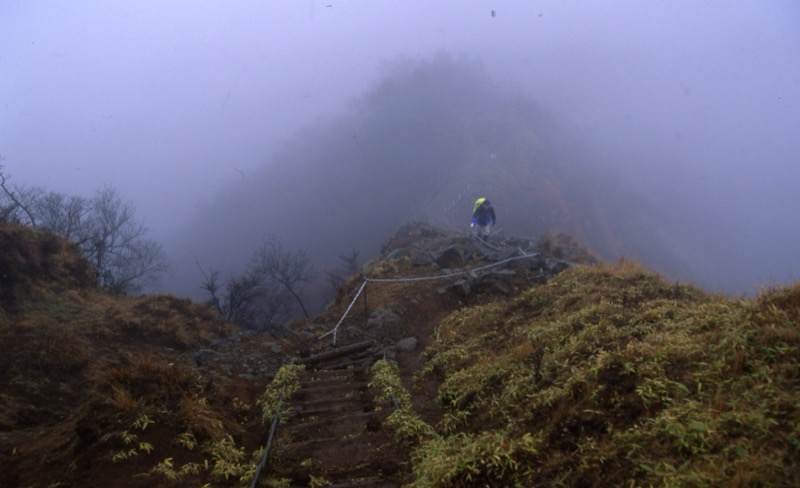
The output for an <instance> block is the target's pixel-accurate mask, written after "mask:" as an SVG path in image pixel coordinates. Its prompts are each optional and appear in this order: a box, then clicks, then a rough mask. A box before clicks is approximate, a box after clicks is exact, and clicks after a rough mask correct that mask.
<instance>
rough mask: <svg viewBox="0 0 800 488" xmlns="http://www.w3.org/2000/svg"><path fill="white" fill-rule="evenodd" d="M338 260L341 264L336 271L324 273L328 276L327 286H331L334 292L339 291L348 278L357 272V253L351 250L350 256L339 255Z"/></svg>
mask: <svg viewBox="0 0 800 488" xmlns="http://www.w3.org/2000/svg"><path fill="white" fill-rule="evenodd" d="M339 259H340V260H341V261H342V263H341V264H340V266H339V267H338V268H337V269H335V270H333V271H325V274H326V275H328V284H330V285H331V288H333V291H334V292H336V291H337V290H339V288H340V287H341V286H342V283H344V280H345V279H346V278H347V277H348V276H351V275H352V274H353V273H355V272H356V271H358V251H357V250H353V252H351V253H350V254H345V253H339Z"/></svg>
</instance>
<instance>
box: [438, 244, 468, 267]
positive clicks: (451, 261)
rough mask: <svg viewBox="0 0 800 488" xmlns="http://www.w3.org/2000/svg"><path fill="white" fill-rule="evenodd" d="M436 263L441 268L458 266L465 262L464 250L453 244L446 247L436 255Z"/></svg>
mask: <svg viewBox="0 0 800 488" xmlns="http://www.w3.org/2000/svg"><path fill="white" fill-rule="evenodd" d="M436 264H437V265H439V267H440V268H458V267H460V266H463V264H464V252H463V251H462V250H461V247H459V246H457V245H452V246H448V247H446V248H445V249H444V250H443V251H442V252H440V253H439V255H438V256H437V257H436Z"/></svg>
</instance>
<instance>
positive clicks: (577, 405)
mask: <svg viewBox="0 0 800 488" xmlns="http://www.w3.org/2000/svg"><path fill="white" fill-rule="evenodd" d="M0 242H2V243H3V245H4V250H5V249H8V250H9V252H4V253H3V254H2V256H0V269H2V271H3V276H4V279H5V281H3V287H2V293H3V301H2V308H0V347H2V348H3V350H4V351H7V352H8V353H7V354H4V355H3V356H2V359H0V387H2V389H1V390H0V391H2V393H0V485H2V486H10V487H16V486H25V487H46V486H65V487H66V486H76V487H78V486H81V487H82V486H134V487H135V486H164V487H171V486H203V485H211V486H240V485H248V484H250V483H251V482H252V481H253V480H254V477H255V475H256V471H257V469H258V468H259V465H260V464H259V463H260V461H261V460H262V459H263V454H264V451H263V450H262V447H263V445H264V441H265V439H266V438H267V436H268V434H269V432H270V427H271V420H272V417H273V415H275V413H276V412H279V415H280V417H281V418H283V422H281V423H279V424H276V427H277V431H276V435H275V436H274V438H273V443H272V444H271V449H270V452H269V456H268V457H267V458H266V459H267V462H266V464H265V465H264V466H263V470H261V472H260V475H259V478H258V480H259V486H284V487H288V486H323V485H324V484H326V483H335V484H332V485H329V486H340V487H345V486H362V487H367V486H408V487H412V486H413V487H416V486H419V487H423V486H424V487H431V486H433V487H435V486H442V487H446V486H462V487H468V486H476V487H477V486H515V485H519V486H535V485H545V486H547V485H551V486H552V485H561V486H575V487H583V486H618V485H625V486H776V487H777V486H796V485H798V484H800V474H799V473H800V469H799V468H798V462H797V459H800V444H799V443H798V442H797V439H798V438H800V384H799V383H798V378H800V359H799V358H800V285H796V286H794V287H788V288H782V289H775V290H768V291H765V292H764V294H763V295H762V296H760V297H758V298H756V299H753V300H732V299H727V298H724V297H719V296H715V295H710V294H707V293H705V292H703V291H702V290H699V289H697V288H695V287H693V286H691V285H689V284H681V283H675V282H670V281H667V280H664V279H663V278H661V277H660V276H658V275H656V274H654V273H651V272H648V271H647V270H645V269H644V268H643V267H641V266H639V265H637V264H635V263H631V262H629V261H621V262H618V263H614V264H609V263H597V262H596V259H595V258H593V257H592V255H591V254H590V253H589V252H587V250H586V249H585V248H584V247H583V246H582V245H581V244H580V243H579V242H577V241H576V240H575V239H573V238H570V237H568V236H565V235H546V236H544V237H542V238H540V239H538V240H537V241H535V242H534V241H528V240H525V239H518V238H511V237H502V236H496V238H494V239H493V240H492V243H491V246H486V245H484V244H482V243H479V242H476V241H475V240H474V239H470V238H469V236H467V235H464V234H463V233H458V232H453V231H451V230H447V229H442V228H438V227H434V226H431V225H428V224H423V223H419V222H415V223H411V224H408V225H406V226H403V227H401V228H400V229H399V230H398V231H397V232H396V233H395V234H394V235H393V236H392V237H391V238H390V239H389V240H388V241H387V243H386V244H385V245H384V247H383V249H382V250H381V254H380V256H378V257H376V258H375V259H373V260H372V261H370V262H368V263H367V264H366V265H365V266H364V267H363V270H362V271H363V273H362V274H359V275H355V276H352V277H350V278H349V279H348V280H347V281H346V283H345V284H344V285H343V286H342V287H341V289H340V291H339V294H338V295H337V297H336V298H335V299H334V300H333V301H332V302H331V303H330V304H329V306H328V307H327V308H326V309H325V310H324V311H323V313H321V314H319V315H318V316H316V317H313V318H312V319H310V320H305V321H298V322H297V323H295V324H293V325H292V327H291V332H289V333H287V335H284V336H280V337H274V336H258V335H254V334H248V333H244V332H242V331H237V330H236V329H234V328H232V327H231V326H229V325H227V324H225V323H222V322H221V321H219V320H218V318H217V317H216V316H215V315H214V313H212V311H211V309H209V308H208V307H206V306H203V305H200V304H195V303H192V302H191V301H188V300H181V299H176V298H174V297H170V296H164V295H160V296H149V297H148V296H145V297H115V296H109V295H107V294H104V293H102V292H101V291H99V290H97V289H94V288H92V287H91V286H90V285H89V284H88V282H87V281H86V280H85V279H84V278H82V277H85V276H88V275H87V274H86V271H87V267H86V265H85V262H82V260H81V258H80V256H79V255H77V254H76V253H75V249H74V247H72V246H70V245H69V244H68V243H65V242H63V241H61V240H59V239H57V238H55V237H54V236H50V235H47V234H42V233H40V232H37V231H34V230H31V229H26V228H21V227H19V226H11V225H7V224H0ZM273 378H274V379H273ZM284 387H287V389H284ZM279 392H284V393H285V397H283V396H282V395H280V394H279ZM278 398H282V400H281V403H280V407H277V405H278V404H277V403H276V400H277V399H278Z"/></svg>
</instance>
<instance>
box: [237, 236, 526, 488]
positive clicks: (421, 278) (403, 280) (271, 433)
mask: <svg viewBox="0 0 800 488" xmlns="http://www.w3.org/2000/svg"><path fill="white" fill-rule="evenodd" d="M481 242H483V244H484V245H487V246H489V244H488V243H486V242H484V241H482V240H481ZM489 247H491V248H492V249H495V250H498V251H503V249H498V248H496V247H493V246H489ZM517 251H518V252H519V253H520V254H521V256H512V257H510V258H507V259H503V260H501V261H497V262H495V263H491V264H487V265H485V266H478V267H476V268H470V269H462V270H459V271H455V272H451V273H445V274H440V275H430V276H413V277H401V278H370V277H368V276H366V275H363V276H362V277H361V278H362V283H361V286H360V287H359V288H358V291H357V292H356V294H355V296H354V297H353V299H352V300H351V301H350V304H349V305H348V306H347V309H345V311H344V313H343V314H342V317H341V318H340V319H339V321H338V322H337V323H336V325H335V326H334V328H333V329H331V330H329V331H328V332H326V333H324V334H322V335H321V336H319V339H323V338H325V337H327V336H329V335H333V345H334V346H335V345H336V339H337V334H338V330H339V327H340V326H341V325H342V323H344V319H345V318H346V317H347V315H348V314H349V313H350V310H351V309H352V308H353V305H355V303H356V301H357V300H358V298H359V297H360V296H361V294H362V292H363V291H364V289H365V288H366V286H367V283H370V282H373V283H411V282H418V281H431V280H442V279H447V278H454V277H456V276H465V275H470V274H474V273H477V272H481V271H485V270H487V269H491V268H494V267H497V266H502V265H504V264H506V263H509V262H512V261H517V260H520V259H529V258H533V257H537V256H539V253H538V252H534V253H530V254H529V253H527V252H525V251H524V250H523V249H522V248H520V247H518V248H517ZM385 358H386V353H385V351H384V359H385ZM285 390H286V386H285V385H284V387H283V390H281V393H280V395H279V396H278V402H277V405H276V406H275V415H274V417H273V419H272V425H271V426H270V430H269V436H268V438H267V443H266V445H265V447H264V454H263V456H262V457H261V462H260V463H259V464H258V466H257V467H256V470H255V474H254V476H253V480H252V482H251V483H250V488H255V486H256V483H257V482H258V479H259V477H260V476H261V471H262V470H263V469H264V466H266V463H267V459H268V457H269V449H270V446H271V444H272V440H273V438H274V436H275V430H276V429H277V426H278V421H279V419H280V411H281V407H282V401H283V394H284V392H285ZM392 403H394V406H395V408H399V403H398V402H397V399H396V398H394V395H392Z"/></svg>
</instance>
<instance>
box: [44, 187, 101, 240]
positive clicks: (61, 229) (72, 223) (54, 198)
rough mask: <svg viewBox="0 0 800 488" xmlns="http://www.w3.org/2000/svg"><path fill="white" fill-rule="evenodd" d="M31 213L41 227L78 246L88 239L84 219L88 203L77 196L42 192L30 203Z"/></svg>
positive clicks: (86, 214)
mask: <svg viewBox="0 0 800 488" xmlns="http://www.w3.org/2000/svg"><path fill="white" fill-rule="evenodd" d="M32 208H33V213H34V214H36V216H37V221H38V223H39V225H40V226H41V227H45V228H47V229H50V230H52V231H55V232H57V233H59V234H61V235H62V236H64V237H66V238H67V239H70V240H73V241H75V242H77V243H78V244H83V241H84V240H85V239H86V238H87V237H88V236H87V235H85V234H86V229H85V225H84V222H85V219H86V217H87V216H88V213H89V210H90V209H89V202H88V201H87V200H86V199H85V198H83V197H79V196H74V195H73V196H69V195H65V194H63V193H57V192H49V193H45V192H42V194H41V195H39V197H38V198H37V199H36V200H35V201H33V202H32Z"/></svg>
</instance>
